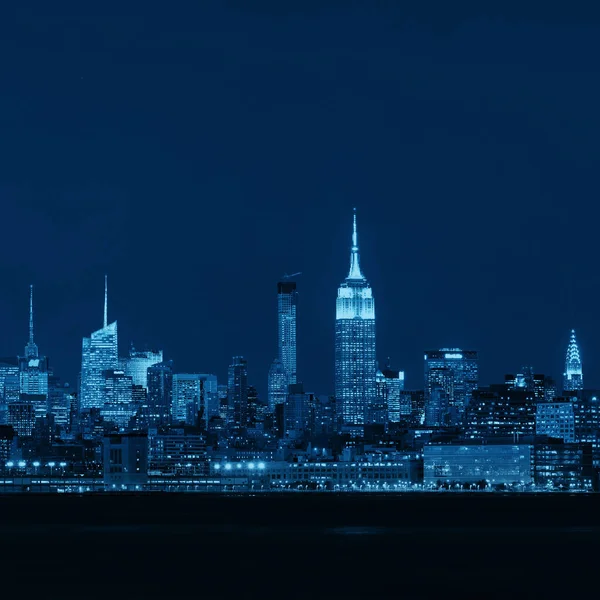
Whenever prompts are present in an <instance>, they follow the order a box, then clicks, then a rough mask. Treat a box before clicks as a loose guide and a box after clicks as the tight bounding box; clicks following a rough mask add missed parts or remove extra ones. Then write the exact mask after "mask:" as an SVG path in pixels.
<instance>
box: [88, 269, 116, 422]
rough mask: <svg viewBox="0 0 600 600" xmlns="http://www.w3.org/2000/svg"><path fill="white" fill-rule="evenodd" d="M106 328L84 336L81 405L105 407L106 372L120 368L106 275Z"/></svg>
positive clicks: (104, 321)
mask: <svg viewBox="0 0 600 600" xmlns="http://www.w3.org/2000/svg"><path fill="white" fill-rule="evenodd" d="M103 316H104V318H103V327H102V329H98V331H94V332H93V333H92V334H91V335H90V337H85V338H83V342H82V348H81V389H80V394H79V408H80V409H81V410H86V409H90V408H102V407H103V406H104V401H105V394H104V387H105V383H106V380H105V377H104V371H110V370H114V369H118V367H119V358H118V338H117V322H116V321H115V322H114V323H110V324H109V323H108V281H107V277H106V276H105V277H104V315H103Z"/></svg>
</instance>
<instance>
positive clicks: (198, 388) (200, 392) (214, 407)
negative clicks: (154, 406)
mask: <svg viewBox="0 0 600 600" xmlns="http://www.w3.org/2000/svg"><path fill="white" fill-rule="evenodd" d="M218 400H219V399H218V395H217V376H216V375H206V374H201V373H177V374H175V375H173V403H172V409H171V414H172V417H173V422H174V423H187V424H188V425H195V424H196V421H197V418H198V413H201V414H202V419H203V420H204V421H205V422H206V423H208V421H209V420H210V418H211V417H213V416H218V414H219V401H218Z"/></svg>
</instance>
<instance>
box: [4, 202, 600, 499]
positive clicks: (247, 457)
mask: <svg viewBox="0 0 600 600" xmlns="http://www.w3.org/2000/svg"><path fill="white" fill-rule="evenodd" d="M349 258H350V261H349V268H348V272H347V276H346V277H345V278H344V280H343V281H342V282H341V284H340V285H339V287H338V290H337V298H336V299H335V338H334V340H333V341H334V353H333V361H332V362H333V365H332V367H333V369H332V374H333V383H334V386H333V387H334V390H333V394H318V393H314V392H312V391H308V390H306V389H305V386H304V383H303V382H302V378H301V377H300V376H299V373H298V367H297V364H298V363H297V358H298V356H297V354H298V353H297V336H298V334H300V335H301V332H299V331H298V328H297V317H298V310H299V306H300V305H299V293H298V286H297V281H296V278H297V276H298V275H300V273H295V274H293V275H284V276H283V277H282V278H281V280H280V281H279V282H277V286H276V295H275V294H274V296H275V298H276V303H275V302H274V308H276V315H275V311H274V317H275V316H276V319H275V318H274V322H275V323H276V333H277V335H276V350H277V353H276V357H275V359H274V360H273V362H272V363H271V365H270V368H269V369H268V373H267V374H266V375H267V377H266V379H267V397H266V398H265V399H263V398H261V397H260V395H259V393H258V392H257V388H256V387H255V386H254V385H252V380H251V369H250V368H249V365H248V361H247V359H246V358H245V357H243V356H233V357H232V359H231V362H230V364H229V366H228V369H227V377H226V378H225V379H224V380H219V379H218V377H217V375H216V374H213V373H207V372H206V371H205V370H204V369H198V370H197V371H194V372H180V371H178V370H177V366H176V365H175V364H174V362H173V361H172V360H168V359H166V358H165V356H164V353H163V351H162V350H158V349H144V350H140V349H136V348H135V347H134V346H133V345H131V346H130V348H129V351H128V353H127V354H126V355H125V356H120V354H119V340H118V328H117V321H116V320H115V321H113V322H109V318H108V316H109V310H108V279H107V278H106V277H105V281H104V311H103V323H102V327H101V328H100V329H97V330H96V331H93V332H92V333H91V334H90V336H89V337H84V338H83V340H82V346H81V349H82V351H81V371H80V377H79V381H78V384H77V385H76V386H70V385H69V384H66V383H63V382H61V381H60V379H59V377H58V376H57V375H56V374H55V373H54V371H53V369H52V368H51V367H50V363H49V361H48V358H47V357H45V356H42V355H40V352H39V349H38V346H37V345H36V343H35V340H34V298H33V287H30V289H29V336H28V341H27V344H26V346H25V350H24V353H23V356H20V357H15V358H12V357H7V358H1V359H0V454H1V456H0V467H1V466H2V461H4V468H5V470H6V469H8V470H9V471H10V472H11V473H12V472H13V471H14V470H15V469H17V470H18V469H21V471H20V473H21V475H23V476H25V475H26V474H27V473H29V475H31V472H33V473H34V474H35V473H37V472H38V470H43V469H45V468H48V469H50V475H51V476H54V475H56V471H57V467H56V465H64V466H63V467H60V469H62V471H60V473H62V476H63V480H61V481H63V484H64V481H65V480H64V477H67V476H68V474H69V473H72V472H73V471H74V470H78V476H89V477H90V478H91V479H90V481H91V483H90V489H97V488H98V485H100V484H98V478H102V486H104V488H103V489H105V488H106V487H107V486H108V487H110V488H111V489H112V488H120V487H124V488H128V487H131V486H134V487H135V486H144V489H167V488H168V489H182V488H181V486H184V487H185V486H189V485H192V487H194V489H200V490H201V489H209V488H210V486H211V485H218V486H227V485H233V486H234V487H235V485H246V484H247V485H248V486H250V485H251V486H254V485H260V486H261V489H264V488H265V487H266V488H267V489H290V488H293V489H318V488H319V486H321V489H322V488H323V486H326V487H327V486H329V487H327V489H344V490H356V489H363V488H365V486H367V487H366V489H370V487H369V486H371V484H373V485H374V486H381V489H408V487H410V486H421V487H423V486H426V487H428V488H436V489H437V488H440V487H444V486H456V485H470V486H479V487H481V486H482V485H483V487H486V486H489V485H495V486H497V485H513V484H514V485H517V484H518V485H519V486H521V487H522V488H524V487H527V486H536V485H544V486H546V487H547V486H550V487H552V486H554V487H557V488H560V487H561V486H562V488H565V487H566V488H568V489H574V488H577V489H580V488H581V489H595V486H596V480H597V474H598V471H599V470H600V406H598V402H599V401H598V399H599V398H600V392H596V391H594V390H586V389H585V388H584V385H583V370H582V360H581V354H580V350H579V346H578V343H577V340H576V337H575V332H574V331H572V332H571V336H570V340H569V342H568V345H567V350H566V359H565V369H564V374H563V386H562V390H559V389H557V386H556V383H555V381H554V380H553V379H552V378H551V377H549V376H548V375H545V374H542V373H537V372H535V370H534V369H533V368H532V367H531V366H525V367H522V368H521V369H519V370H518V371H516V372H514V373H511V374H506V375H505V377H504V381H503V382H502V383H498V384H494V385H490V386H485V387H483V386H481V385H480V382H479V354H478V352H477V351H476V350H472V349H470V350H469V349H464V348H456V347H444V348H438V349H430V350H426V351H425V353H424V370H423V379H422V382H423V385H422V386H420V387H418V388H417V389H406V388H405V374H404V371H402V370H398V369H395V368H392V365H391V362H390V361H389V359H388V360H387V361H385V364H384V363H383V362H382V363H379V362H378V360H377V348H376V320H375V301H374V295H373V289H372V288H371V285H370V284H369V282H368V280H367V278H366V276H365V274H364V273H363V270H362V268H361V264H360V253H359V238H358V226H357V215H356V210H355V211H354V214H353V220H352V230H351V246H350V257H349ZM274 291H275V290H274ZM275 298H274V299H275ZM332 301H333V298H332ZM483 445H485V446H486V449H485V450H483V449H482V446H483ZM515 447H518V448H519V449H520V450H518V452H516V454H515V451H513V450H511V448H515ZM523 448H525V449H523ZM557 456H559V457H561V458H560V460H557V459H556V457H557ZM523 457H525V458H523ZM513 459H514V460H513ZM507 460H508V461H509V462H510V461H513V462H512V463H511V464H512V465H513V466H512V467H511V469H512V470H511V469H509V468H508V467H507V466H506V464H505V463H506V461H507ZM503 461H504V462H503ZM346 463H347V465H346ZM290 464H295V465H297V466H296V467H290ZM19 465H22V466H19ZM35 465H37V466H35ZM299 465H300V466H301V465H304V467H303V468H302V469H299V468H298V466H299ZM338 465H339V466H338ZM343 465H346V466H343ZM230 471H235V477H234V479H235V480H236V481H238V480H239V481H242V482H244V481H245V482H246V484H240V483H237V484H236V483H231V484H230V483H223V482H226V481H229V480H230V479H231V477H230V475H231V473H230ZM300 474H302V476H300ZM517 475H518V477H519V479H518V481H517V480H513V478H514V477H517ZM186 477H191V478H192V479H191V480H188V479H185V478H186ZM193 478H200V479H197V480H196V479H193ZM183 480H185V481H186V482H187V483H185V484H184V483H181V481H183ZM2 481H3V480H0V488H1V486H2V485H4V484H3V483H2ZM6 481H8V479H7V480H6ZM10 481H13V480H12V479H11V480H10ZM32 481H33V480H32ZM190 481H191V483H190ZM94 482H95V483H94ZM194 482H195V483H194ZM210 482H212V483H210ZM215 482H217V483H215ZM324 482H325V483H324ZM327 482H329V483H327ZM482 482H485V484H482ZM384 484H385V485H384ZM7 485H8V484H7ZM32 485H33V484H32ZM64 485H65V486H66V487H67V488H69V489H71V488H70V487H69V485H70V484H69V485H67V484H64ZM390 485H392V487H389V486H390ZM102 486H101V487H102ZM357 486H358V487H357ZM386 486H388V487H386ZM394 486H395V487H394ZM407 486H408V487H407ZM79 487H81V486H78V488H79ZM562 488H561V489H562ZM135 489H138V488H135ZM185 489H188V488H187V487H185ZM377 489H380V488H379V487H378V488H377Z"/></svg>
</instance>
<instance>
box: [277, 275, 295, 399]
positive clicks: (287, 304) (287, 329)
mask: <svg viewBox="0 0 600 600" xmlns="http://www.w3.org/2000/svg"><path fill="white" fill-rule="evenodd" d="M297 304H298V292H297V291H296V282H295V281H289V280H286V281H280V282H279V283H278V284H277V349H278V356H277V357H278V358H279V360H280V361H281V364H282V365H283V368H284V370H285V373H286V376H287V385H291V384H294V383H296V307H297ZM286 393H287V390H286Z"/></svg>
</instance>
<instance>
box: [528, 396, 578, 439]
mask: <svg viewBox="0 0 600 600" xmlns="http://www.w3.org/2000/svg"><path fill="white" fill-rule="evenodd" d="M535 432H536V434H537V435H546V436H548V437H551V438H557V439H561V440H562V441H563V442H567V443H573V442H575V412H574V410H573V403H572V402H539V403H538V405H537V407H536V413H535Z"/></svg>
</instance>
